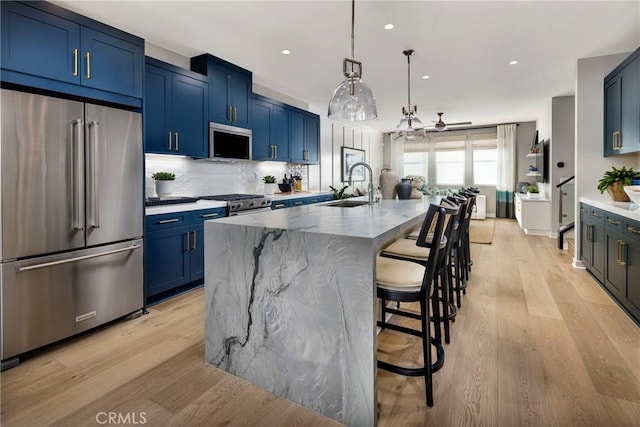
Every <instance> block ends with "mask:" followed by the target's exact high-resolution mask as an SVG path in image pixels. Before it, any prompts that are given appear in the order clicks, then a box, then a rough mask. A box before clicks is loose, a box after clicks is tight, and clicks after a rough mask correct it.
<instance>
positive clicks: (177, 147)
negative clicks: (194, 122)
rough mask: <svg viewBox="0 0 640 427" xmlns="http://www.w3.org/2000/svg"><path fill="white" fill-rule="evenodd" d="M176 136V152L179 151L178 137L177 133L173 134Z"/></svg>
mask: <svg viewBox="0 0 640 427" xmlns="http://www.w3.org/2000/svg"><path fill="white" fill-rule="evenodd" d="M175 135H176V151H178V150H180V139H179V136H178V132H176V133H175Z"/></svg>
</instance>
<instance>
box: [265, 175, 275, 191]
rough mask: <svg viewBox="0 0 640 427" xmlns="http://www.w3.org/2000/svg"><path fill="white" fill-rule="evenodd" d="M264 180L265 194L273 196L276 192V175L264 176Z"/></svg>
mask: <svg viewBox="0 0 640 427" xmlns="http://www.w3.org/2000/svg"><path fill="white" fill-rule="evenodd" d="M262 181H264V194H265V195H267V196H273V193H275V192H276V177H275V176H273V175H267V176H265V177H264V178H262Z"/></svg>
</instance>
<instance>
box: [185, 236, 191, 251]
mask: <svg viewBox="0 0 640 427" xmlns="http://www.w3.org/2000/svg"><path fill="white" fill-rule="evenodd" d="M184 234H186V235H187V246H186V247H185V248H184V251H185V252H189V251H190V249H189V247H190V246H191V239H190V236H191V233H189V232H188V231H187V232H186V233H184Z"/></svg>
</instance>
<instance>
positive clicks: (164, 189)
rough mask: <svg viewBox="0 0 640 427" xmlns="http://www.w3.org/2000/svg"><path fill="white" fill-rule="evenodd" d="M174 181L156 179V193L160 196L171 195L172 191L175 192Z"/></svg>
mask: <svg viewBox="0 0 640 427" xmlns="http://www.w3.org/2000/svg"><path fill="white" fill-rule="evenodd" d="M173 183H174V181H161V180H156V195H158V196H169V195H171V193H173Z"/></svg>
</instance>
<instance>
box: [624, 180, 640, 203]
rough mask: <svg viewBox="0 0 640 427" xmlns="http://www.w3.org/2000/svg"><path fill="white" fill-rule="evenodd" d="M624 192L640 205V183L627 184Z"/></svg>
mask: <svg viewBox="0 0 640 427" xmlns="http://www.w3.org/2000/svg"><path fill="white" fill-rule="evenodd" d="M624 192H625V193H627V196H629V198H630V199H631V201H632V202H633V203H635V204H636V205H638V206H640V185H625V186H624Z"/></svg>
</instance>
